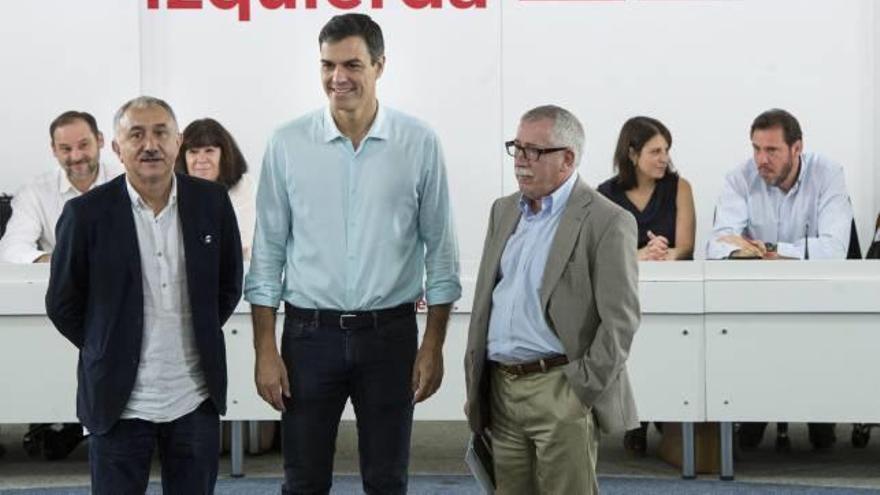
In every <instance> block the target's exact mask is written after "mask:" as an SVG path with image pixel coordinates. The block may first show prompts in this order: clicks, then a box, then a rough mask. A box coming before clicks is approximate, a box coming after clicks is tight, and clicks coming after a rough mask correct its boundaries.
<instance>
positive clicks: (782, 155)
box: [706, 109, 853, 450]
mask: <svg viewBox="0 0 880 495" xmlns="http://www.w3.org/2000/svg"><path fill="white" fill-rule="evenodd" d="M751 139H752V150H753V153H754V156H753V158H751V159H750V160H748V161H746V162H745V163H743V164H742V165H740V166H739V167H737V168H736V169H734V170H733V171H732V172H730V173H729V174H727V177H726V178H725V180H724V185H723V187H722V191H721V196H720V197H719V198H718V204H717V205H716V209H715V225H714V227H713V229H712V235H711V237H710V240H709V245H708V250H707V254H706V258H708V259H723V258H737V257H743V258H763V259H781V258H788V259H845V258H846V254H847V248H848V245H849V235H850V226H851V224H852V220H853V212H852V205H851V204H850V201H849V196H848V194H847V192H846V184H845V183H844V174H843V168H842V167H841V166H840V165H838V164H837V163H834V162H832V161H831V160H829V159H827V158H825V157H823V156H821V155H819V154H816V153H808V152H804V151H803V137H802V133H801V127H800V124H799V123H798V121H797V119H795V117H794V116H793V115H791V114H790V113H788V112H786V111H785V110H780V109H772V110H768V111H766V112H764V113H762V114H761V115H758V117H757V118H755V121H754V122H753V123H752V128H751ZM766 426H767V424H766V423H742V424H741V425H740V430H739V433H740V446H741V447H744V448H747V449H748V448H754V447H757V446H758V444H760V442H761V437H762V436H763V433H764V429H765V427H766ZM780 426H783V429H782V431H781V432H780V436H779V438H778V439H777V448H779V449H782V450H786V449H788V448H789V442H788V437H787V435H786V434H785V430H784V425H780ZM809 428H810V442H811V443H812V444H813V447H815V448H817V449H824V448H828V447H831V445H833V444H834V441H835V434H834V425H833V424H819V423H811V424H810V425H809Z"/></svg>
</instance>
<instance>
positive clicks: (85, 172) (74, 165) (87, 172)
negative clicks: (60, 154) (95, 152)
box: [64, 157, 98, 181]
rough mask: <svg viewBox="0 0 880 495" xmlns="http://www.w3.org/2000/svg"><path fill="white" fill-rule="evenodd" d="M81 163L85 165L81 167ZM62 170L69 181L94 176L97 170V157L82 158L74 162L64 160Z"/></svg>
mask: <svg viewBox="0 0 880 495" xmlns="http://www.w3.org/2000/svg"><path fill="white" fill-rule="evenodd" d="M82 165H86V167H85V168H82V167H81V166H82ZM64 171H65V172H66V173H67V178H68V179H70V180H71V181H74V180H83V179H88V178H91V177H94V175H95V172H97V171H98V158H97V157H95V158H83V159H82V160H79V161H76V162H73V161H69V160H68V161H66V162H64Z"/></svg>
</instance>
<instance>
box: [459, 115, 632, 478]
mask: <svg viewBox="0 0 880 495" xmlns="http://www.w3.org/2000/svg"><path fill="white" fill-rule="evenodd" d="M505 146H506V148H507V153H508V154H509V155H510V156H511V157H513V167H514V172H515V174H516V179H517V183H518V185H519V191H518V192H516V193H514V194H511V195H508V196H505V197H503V198H499V199H498V200H496V201H495V203H494V204H493V205H492V211H491V213H490V215H489V225H488V229H487V232H486V242H485V244H484V248H483V255H482V259H481V261H480V269H479V274H478V277H477V284H476V286H475V288H474V303H473V309H472V311H471V322H470V326H469V329H468V347H467V353H466V355H465V377H466V383H467V388H468V396H467V397H468V398H467V403H466V405H465V412H466V414H467V416H468V424H469V425H470V428H471V431H473V433H474V434H475V435H480V436H483V437H485V436H488V437H489V438H491V443H492V453H493V459H494V464H493V466H494V470H495V484H496V492H497V493H504V494H508V495H512V494H513V495H520V494H521V495H531V494H534V493H565V494H583V495H586V494H594V493H598V491H599V485H598V482H597V478H596V459H597V448H598V442H599V432H600V431H601V432H605V433H610V432H614V431H620V430H624V429H630V428H633V427H635V426H638V415H637V411H636V407H635V402H634V400H633V395H632V388H631V386H630V383H629V379H628V375H627V372H626V360H627V357H628V355H629V348H630V344H631V343H632V339H633V335H634V334H635V331H636V329H637V328H638V325H639V314H640V312H639V301H638V265H637V261H636V251H637V249H636V244H637V239H636V238H637V237H638V236H637V234H638V228H637V226H636V222H635V218H634V217H633V216H632V215H630V214H629V213H628V212H626V211H625V210H624V209H623V208H620V207H619V206H617V205H615V204H614V203H612V202H611V201H610V200H608V199H607V198H605V197H604V196H603V195H601V194H600V193H598V192H596V191H595V190H593V189H592V188H590V187H589V186H588V185H587V184H586V183H585V182H584V181H583V179H581V178H580V177H578V173H577V167H578V164H579V162H580V160H581V156H582V154H583V149H584V129H583V126H582V125H581V123H580V122H579V121H578V119H577V118H576V117H575V116H574V115H573V114H572V113H571V112H569V111H568V110H566V109H564V108H561V107H558V106H555V105H545V106H540V107H536V108H533V109H531V110H529V111H528V112H526V113H525V114H524V115H523V116H522V118H521V119H520V122H519V127H518V129H517V133H516V138H515V139H513V140H511V141H508V142H507V143H505ZM477 445H479V444H477Z"/></svg>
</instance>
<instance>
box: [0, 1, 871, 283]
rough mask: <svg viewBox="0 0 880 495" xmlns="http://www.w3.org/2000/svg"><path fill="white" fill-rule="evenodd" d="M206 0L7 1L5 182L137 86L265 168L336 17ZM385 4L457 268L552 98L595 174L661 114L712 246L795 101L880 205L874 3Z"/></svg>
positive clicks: (865, 211) (507, 186) (817, 144)
mask: <svg viewBox="0 0 880 495" xmlns="http://www.w3.org/2000/svg"><path fill="white" fill-rule="evenodd" d="M123 3H126V4H127V5H128V6H121V5H122V4H123ZM205 3H206V4H208V5H206V6H205V7H204V8H203V9H202V10H174V11H168V10H166V9H164V8H162V9H159V10H147V9H146V0H132V1H129V2H119V1H118V0H92V1H90V2H70V1H64V0H54V1H43V2H14V3H12V4H10V6H8V7H7V9H6V13H5V14H4V16H3V19H2V20H0V27H2V29H0V43H3V45H2V46H4V47H16V49H15V50H10V49H8V48H4V50H3V51H2V52H0V64H2V66H3V67H5V68H11V69H12V70H7V71H6V73H7V75H6V77H4V78H2V79H0V94H2V95H3V96H2V98H3V108H4V111H3V112H0V136H3V137H2V140H3V144H5V145H6V146H5V147H4V148H5V149H6V150H7V161H8V162H9V163H8V164H7V165H6V166H5V167H4V171H5V172H6V173H4V174H3V175H0V191H4V190H5V191H11V190H14V189H15V188H16V187H17V185H18V184H20V183H21V182H23V181H24V180H26V179H27V178H28V177H29V176H30V175H32V173H34V172H37V171H41V170H45V169H48V168H49V167H50V166H53V161H52V158H51V156H50V155H49V152H48V146H47V141H48V139H47V137H48V136H47V135H46V134H47V130H46V127H47V126H48V123H49V121H50V120H51V119H52V118H53V117H54V116H55V115H57V114H58V113H60V112H61V111H63V110H66V109H68V108H82V109H86V110H91V111H93V112H94V113H95V114H96V116H98V117H99V120H100V123H101V125H102V127H103V128H104V129H105V130H106V131H107V132H108V134H112V131H111V129H110V119H111V117H112V113H113V111H114V110H115V108H116V107H117V106H118V105H119V104H121V103H122V102H123V101H124V100H125V99H127V98H129V97H131V96H134V95H136V94H139V93H147V94H153V95H156V96H160V97H163V98H165V99H167V100H168V101H169V102H170V103H171V104H172V105H173V106H174V107H175V109H176V110H177V112H178V117H179V119H180V121H181V124H182V125H185V124H186V123H188V122H189V121H191V120H192V119H195V118H199V117H203V116H212V117H215V118H217V119H218V120H220V121H221V122H223V123H224V125H226V126H227V127H228V128H229V129H230V130H231V131H232V133H233V134H234V135H235V136H236V138H237V140H238V141H239V143H240V144H241V145H242V148H243V151H244V153H245V155H246V157H247V158H248V160H249V162H250V164H251V167H252V169H253V171H254V172H257V171H258V170H259V168H260V159H261V156H262V150H263V147H264V145H265V141H266V138H267V137H268V135H269V133H270V132H271V130H272V129H273V128H275V127H277V126H278V125H279V124H281V123H282V122H284V121H286V120H289V119H291V118H293V117H295V116H297V115H300V114H302V113H303V112H306V111H308V110H311V109H313V108H316V107H318V106H321V105H323V104H324V97H323V94H322V92H321V88H320V84H319V79H318V63H317V60H318V50H317V41H316V38H317V33H318V30H319V29H320V26H321V25H322V24H323V23H324V22H326V20H327V19H328V18H329V16H330V15H333V14H335V13H339V12H340V11H339V10H336V9H333V8H331V7H329V6H327V5H328V3H327V2H318V4H319V8H317V9H304V8H299V9H295V10H286V11H285V10H279V11H269V10H265V9H263V8H262V7H260V4H259V2H256V1H252V2H251V3H252V4H253V5H252V19H251V20H250V21H249V22H239V21H238V20H237V16H236V15H235V13H234V12H231V11H222V10H218V9H216V8H213V7H211V6H210V2H205ZM384 3H385V4H386V7H385V8H384V9H381V10H371V9H368V8H361V9H359V10H361V11H365V12H368V13H370V14H371V15H373V16H374V17H375V18H376V19H377V21H378V22H379V23H380V24H382V26H383V28H384V31H385V34H386V44H387V55H388V66H387V70H386V73H385V75H384V76H383V78H382V80H381V81H380V85H379V92H380V93H379V94H380V99H381V100H382V101H383V102H384V103H387V104H389V105H392V106H394V107H397V108H399V109H401V110H404V111H407V112H409V113H411V114H414V115H416V116H419V117H420V118H422V119H423V120H426V121H427V122H429V123H430V124H431V125H432V126H433V127H434V128H435V129H437V131H438V133H439V134H440V136H441V138H442V140H443V142H444V146H445V150H446V155H447V163H448V167H449V172H450V181H451V190H452V194H453V201H454V207H455V212H456V219H457V224H458V228H459V239H460V243H461V250H462V261H463V268H464V275H465V276H468V275H471V274H473V273H474V272H475V270H476V263H477V262H478V261H479V256H480V249H481V246H482V238H483V232H484V228H485V221H486V217H487V213H488V207H489V204H490V203H491V201H492V199H493V198H495V197H497V196H498V195H500V194H502V193H505V192H511V191H513V190H514V189H515V184H514V181H513V177H512V173H511V170H510V169H511V164H510V160H509V159H508V158H507V157H506V156H505V155H504V154H503V150H502V142H503V141H504V140H505V139H506V138H510V137H512V136H513V135H514V133H515V127H516V123H517V119H518V116H519V115H520V114H521V113H522V112H523V111H524V110H526V109H528V108H529V107H532V106H535V105H538V104H542V103H548V102H554V103H558V104H561V105H563V106H567V107H569V108H571V109H572V110H573V111H574V112H575V113H576V114H577V115H578V116H579V117H580V118H581V119H582V120H583V121H584V123H585V125H586V128H587V156H586V160H585V161H584V163H583V165H582V169H581V171H582V174H583V175H584V176H585V177H586V179H587V180H588V181H589V182H590V183H592V184H594V185H595V184H598V182H600V181H601V180H604V179H605V178H607V177H608V176H609V175H610V174H611V154H612V151H613V148H614V145H615V142H616V138H617V133H618V131H619V128H620V126H621V125H622V123H623V121H624V120H625V119H626V118H628V117H630V116H632V115H636V114H645V115H652V116H655V117H657V118H659V119H661V120H663V121H664V122H665V123H666V124H667V125H668V126H669V127H670V129H671V131H672V133H673V140H674V145H673V149H672V156H673V160H674V161H675V163H676V165H677V167H678V168H679V170H680V172H681V173H682V175H683V176H684V177H686V178H687V179H689V180H690V181H691V182H692V184H693V186H694V191H695V198H696V203H697V213H698V245H697V254H698V256H700V257H701V256H702V246H703V241H704V240H705V236H706V235H707V232H708V230H709V228H710V226H711V215H712V210H713V206H714V202H715V199H716V196H717V194H718V190H719V187H720V184H721V180H722V178H723V175H724V174H725V173H726V172H727V171H728V170H729V169H731V168H732V167H734V166H736V165H737V164H738V163H740V162H741V161H742V160H744V159H746V158H747V157H748V155H749V153H750V145H749V141H748V127H749V125H750V123H751V120H752V119H753V118H754V117H755V116H756V115H757V114H758V113H760V112H761V111H763V110H765V109H767V108H770V107H774V106H779V107H783V108H787V109H788V110H790V111H791V112H792V113H794V114H795V115H796V116H797V117H798V118H799V119H800V121H801V124H802V126H803V128H804V135H805V146H806V148H807V149H810V150H815V151H820V152H822V153H825V154H827V155H828V156H830V157H832V158H834V159H836V160H838V161H839V162H840V163H841V164H842V165H843V166H844V168H845V170H846V174H847V183H848V186H849V189H850V192H851V195H852V199H853V203H854V206H855V210H856V214H857V220H858V221H859V226H860V231H861V232H860V233H861V237H862V242H863V245H864V244H866V243H867V241H868V237H869V236H870V227H871V226H872V224H873V218H874V217H875V215H876V212H877V210H878V209H880V172H878V171H877V170H875V167H874V166H873V163H874V160H875V156H877V154H878V151H880V149H878V148H877V146H878V145H877V144H875V134H876V132H875V121H876V118H875V115H876V113H877V111H878V110H877V108H876V105H875V101H876V100H877V94H878V93H877V92H878V89H877V88H876V84H875V81H876V80H877V76H878V74H877V72H876V71H877V70H878V69H877V68H876V64H875V62H874V58H875V56H876V54H877V53H880V44H878V41H877V40H876V38H877V36H875V32H876V30H877V29H878V26H880V22H878V19H880V14H877V12H876V11H875V10H876V9H875V7H874V5H873V3H872V2H871V0H850V1H845V2H844V1H833V0H730V1H687V2H644V1H623V2H517V1H513V0H505V1H503V2H502V1H500V0H496V1H494V2H490V5H489V7H488V8H487V9H483V10H458V9H452V8H449V7H448V6H447V7H445V8H442V9H429V10H413V9H409V8H405V7H403V6H402V2H398V1H396V0H386V1H385V2H384ZM446 3H447V4H448V2H446ZM161 4H162V5H163V6H164V4H165V1H164V0H163V1H162V2H161ZM34 33H38V34H34ZM10 76H11V77H10ZM108 137H109V136H108ZM105 156H110V151H109V148H108V149H107V150H105Z"/></svg>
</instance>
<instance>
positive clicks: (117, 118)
mask: <svg viewBox="0 0 880 495" xmlns="http://www.w3.org/2000/svg"><path fill="white" fill-rule="evenodd" d="M150 107H159V108H161V109H163V110H165V111H166V112H168V115H170V116H171V120H172V121H174V125H175V126H177V117H176V116H175V115H174V110H172V109H171V105H169V104H168V102H166V101H165V100H162V99H160V98H156V97H154V96H138V97H137V98H133V99H131V100H128V101H127V102H125V103H124V104H123V105H122V106H121V107H119V110H117V111H116V115H114V116H113V132H115V133H117V134H118V133H119V124H120V123H121V122H122V117H124V116H125V112H128V111H129V110H130V109H132V108H150Z"/></svg>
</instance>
